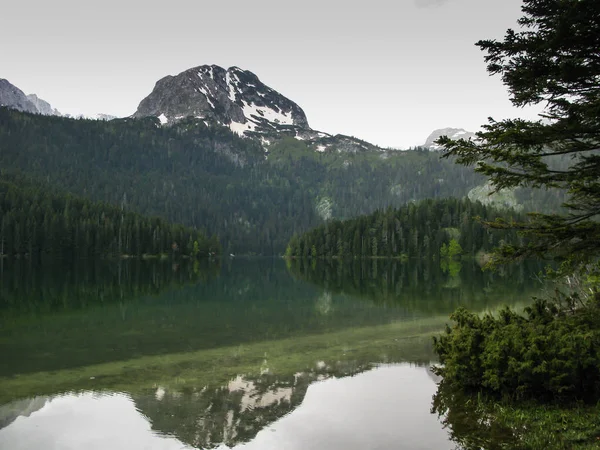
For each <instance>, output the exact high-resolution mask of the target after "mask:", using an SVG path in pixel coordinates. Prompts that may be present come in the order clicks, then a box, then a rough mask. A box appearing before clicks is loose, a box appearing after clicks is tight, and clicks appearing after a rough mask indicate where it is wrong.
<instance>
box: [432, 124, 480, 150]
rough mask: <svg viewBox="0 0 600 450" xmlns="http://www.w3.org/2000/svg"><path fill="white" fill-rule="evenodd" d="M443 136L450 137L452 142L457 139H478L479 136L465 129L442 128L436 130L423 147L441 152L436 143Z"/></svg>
mask: <svg viewBox="0 0 600 450" xmlns="http://www.w3.org/2000/svg"><path fill="white" fill-rule="evenodd" d="M442 136H448V137H449V138H450V139H452V140H456V139H467V140H468V139H476V138H477V136H476V135H475V133H471V132H470V131H466V130H464V129H463V128H440V129H437V130H434V131H433V132H432V133H431V134H430V135H429V137H428V138H427V140H426V141H425V143H424V144H423V145H422V146H423V147H424V148H428V149H429V150H434V151H439V150H442V147H441V146H439V145H437V144H436V143H435V141H436V140H437V139H439V138H440V137H442Z"/></svg>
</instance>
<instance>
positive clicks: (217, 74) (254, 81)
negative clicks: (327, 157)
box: [133, 65, 381, 153]
mask: <svg viewBox="0 0 600 450" xmlns="http://www.w3.org/2000/svg"><path fill="white" fill-rule="evenodd" d="M147 116H153V117H157V118H158V119H159V120H160V122H161V124H163V125H170V124H172V123H174V122H177V121H178V120H181V119H184V118H188V117H195V118H197V119H199V120H203V121H204V122H205V123H207V124H209V123H216V124H219V125H223V126H227V127H229V128H230V129H231V131H233V132H235V133H237V134H239V135H240V136H244V137H248V138H255V139H259V140H260V141H261V142H262V143H263V145H269V144H271V143H273V142H275V141H277V139H280V138H282V137H292V138H295V139H297V140H300V141H304V142H305V143H306V144H307V145H309V146H311V147H313V148H314V149H315V150H316V151H321V152H322V151H337V152H344V153H356V152H362V151H366V150H381V149H379V147H377V146H374V145H372V144H369V143H368V142H364V141H361V140H360V139H356V138H353V137H350V136H343V135H336V136H332V135H330V134H328V133H324V132H322V131H317V130H313V129H312V128H310V126H309V125H308V120H307V119H306V115H305V114H304V111H303V110H302V108H301V107H300V106H298V105H297V104H296V103H294V102H293V101H292V100H290V99H288V98H287V97H285V96H283V95H282V94H280V93H279V92H277V91H276V90H274V89H272V88H270V87H269V86H267V85H265V84H264V83H263V82H261V81H260V80H259V78H258V77H257V76H256V75H254V74H253V73H252V72H249V71H247V70H242V69H240V68H239V67H230V68H229V69H224V68H222V67H219V66H216V65H210V66H209V65H204V66H199V67H194V68H192V69H189V70H186V71H184V72H182V73H180V74H179V75H176V76H166V77H164V78H162V79H161V80H159V81H158V82H157V83H156V86H155V87H154V89H153V91H152V92H151V93H150V95H148V96H147V97H146V98H145V99H143V100H142V101H141V103H140V104H139V106H138V109H137V111H136V112H135V114H134V115H133V117H147Z"/></svg>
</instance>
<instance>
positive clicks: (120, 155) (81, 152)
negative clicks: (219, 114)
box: [0, 108, 482, 254]
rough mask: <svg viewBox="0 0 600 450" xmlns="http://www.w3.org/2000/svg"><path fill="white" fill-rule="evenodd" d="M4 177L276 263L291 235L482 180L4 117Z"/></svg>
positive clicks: (412, 164)
mask: <svg viewBox="0 0 600 450" xmlns="http://www.w3.org/2000/svg"><path fill="white" fill-rule="evenodd" d="M338 150H340V151H338ZM0 167H2V169H3V171H4V173H5V174H6V173H26V174H27V175H28V176H30V177H32V178H34V179H36V180H38V181H39V182H40V183H43V185H44V186H48V187H52V186H56V187H58V188H60V189H63V190H66V191H69V192H70V193H72V194H74V195H78V196H82V197H86V198H89V199H91V200H93V201H102V202H107V203H110V204H112V205H115V206H117V207H118V208H119V210H121V209H122V210H124V211H134V212H138V213H142V214H145V215H157V216H161V217H163V218H165V219H168V220H170V221H172V222H177V223H181V224H184V225H186V226H193V227H196V228H198V229H202V230H206V232H207V234H208V235H212V234H217V235H218V236H219V239H220V240H221V243H222V244H223V245H224V246H225V248H226V250H227V251H228V252H235V253H238V252H240V253H256V254H278V253H282V252H283V251H284V249H285V245H286V244H287V242H288V240H289V238H290V237H291V236H292V234H293V233H298V232H303V231H306V230H308V229H310V228H311V227H314V226H317V225H319V224H321V223H323V222H324V220H325V219H328V218H338V219H344V218H350V217H354V216H357V215H360V214H366V213H370V212H372V211H374V210H375V209H377V208H386V207H388V206H395V207H397V206H400V205H403V204H405V203H406V202H409V201H414V200H419V199H423V198H429V197H449V196H457V197H462V196H464V195H466V193H467V192H468V191H469V189H471V188H472V187H474V186H476V185H478V184H480V183H481V179H482V178H481V177H480V176H479V175H476V174H474V173H473V171H472V170H471V169H470V168H465V167H460V166H457V165H455V164H453V163H452V162H451V161H446V160H440V157H439V154H438V153H435V152H428V151H425V150H415V151H406V152H398V151H388V152H383V151H382V152H378V151H365V152H359V153H347V152H342V151H341V149H334V148H332V149H329V150H328V151H325V152H318V151H315V149H313V148H310V147H309V146H307V145H306V144H305V143H303V142H301V141H297V140H295V139H292V138H283V139H279V140H277V141H276V142H274V143H273V144H272V145H271V146H270V147H268V152H267V153H266V152H265V149H264V148H263V147H262V146H261V144H260V143H259V142H257V141H254V140H251V139H242V138H239V137H238V136H236V135H235V134H233V133H231V132H230V131H229V130H228V129H226V128H224V127H220V126H207V125H206V124H205V123H204V122H203V121H201V120H197V119H185V120H182V121H180V122H178V123H176V124H175V125H173V126H169V127H161V126H160V123H159V121H158V119H154V118H145V119H118V120H113V121H110V122H106V121H92V120H73V119H66V118H59V117H47V116H38V115H31V114H26V113H20V112H17V111H12V110H8V109H5V108H0ZM24 226H25V225H24ZM113 231H114V230H113ZM19 248H20V247H19Z"/></svg>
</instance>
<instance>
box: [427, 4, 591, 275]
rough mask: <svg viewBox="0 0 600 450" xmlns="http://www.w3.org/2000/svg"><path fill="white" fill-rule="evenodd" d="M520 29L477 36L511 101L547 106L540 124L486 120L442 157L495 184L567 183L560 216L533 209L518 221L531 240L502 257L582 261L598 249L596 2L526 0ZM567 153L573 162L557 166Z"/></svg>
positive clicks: (557, 185) (548, 185)
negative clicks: (469, 167)
mask: <svg viewBox="0 0 600 450" xmlns="http://www.w3.org/2000/svg"><path fill="white" fill-rule="evenodd" d="M522 11H523V13H524V15H523V17H522V18H521V19H520V20H519V22H518V23H519V25H520V27H521V29H520V30H518V31H514V30H512V29H509V30H508V31H507V33H506V35H505V37H504V39H503V40H501V41H497V40H482V41H479V42H477V44H476V45H478V46H479V47H480V48H481V49H482V50H483V51H485V52H486V53H487V56H486V57H485V61H486V62H487V69H488V72H489V73H490V74H492V75H500V76H501V77H502V81H503V82H504V84H505V85H506V86H507V88H508V90H509V93H510V99H511V101H512V103H513V104H514V105H515V106H519V107H522V106H527V105H536V104H541V105H543V106H544V107H545V108H544V113H543V114H542V115H541V117H540V119H539V120H537V121H526V120H520V119H516V120H512V119H508V120H502V121H495V120H493V119H491V118H490V119H489V123H488V124H487V125H485V126H484V131H482V132H480V133H478V134H477V136H478V139H476V140H469V141H467V140H464V139H463V140H459V141H451V140H449V139H448V138H447V137H443V138H441V139H440V140H438V143H439V144H442V145H443V146H444V147H445V149H446V155H445V156H447V157H448V156H456V157H457V160H458V162H459V163H461V164H466V165H475V166H476V169H475V170H476V171H477V172H480V173H482V174H484V175H487V176H488V177H489V179H490V181H491V183H492V184H493V186H495V188H496V189H502V188H505V187H516V186H528V187H533V188H543V189H552V188H558V189H564V190H566V191H567V193H568V197H567V202H566V204H565V207H566V208H567V213H566V214H564V215H557V214H554V215H543V214H539V215H534V216H532V217H531V220H530V221H528V222H526V223H518V224H514V223H512V224H506V223H501V222H497V223H494V224H491V225H492V226H495V227H507V226H510V227H516V228H518V229H520V230H522V231H523V232H525V233H526V234H528V235H529V236H530V237H531V238H532V239H531V240H530V241H529V244H528V245H527V246H523V247H514V246H505V247H503V248H502V249H501V250H500V251H499V252H498V257H499V261H506V260H508V259H514V258H519V257H526V256H554V257H558V258H562V259H567V260H569V261H570V262H571V263H572V264H571V265H570V267H571V269H572V268H575V267H581V266H582V265H583V264H586V263H587V262H589V261H590V260H591V259H593V258H595V257H596V256H597V255H598V253H599V252H600V223H599V222H598V220H597V218H598V215H599V214H600V153H599V152H598V150H599V149H600V2H598V1H597V0H524V2H523V6H522ZM565 159H568V161H569V164H568V165H567V166H564V165H563V164H557V162H559V161H560V160H563V161H564V160H565Z"/></svg>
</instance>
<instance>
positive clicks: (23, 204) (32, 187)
mask: <svg viewBox="0 0 600 450" xmlns="http://www.w3.org/2000/svg"><path fill="white" fill-rule="evenodd" d="M219 252H220V246H219V242H218V240H217V238H216V237H213V238H212V239H209V238H207V237H206V236H205V235H204V234H203V233H201V232H200V231H198V230H196V229H193V228H190V227H185V226H183V225H179V224H171V223H169V222H167V221H166V220H164V219H160V218H156V217H145V216H141V215H140V214H137V213H133V212H129V211H124V210H123V209H122V208H120V207H116V206H112V205H108V204H106V203H98V202H92V201H90V200H86V199H82V198H79V197H75V196H73V195H70V194H64V193H60V192H57V191H54V190H51V189H48V188H47V187H42V186H39V185H36V184H35V183H31V182H29V181H27V180H25V179H24V178H23V177H18V176H12V175H7V174H4V173H1V177H0V254H2V255H8V256H12V255H18V256H24V255H28V256H31V257H39V256H43V255H52V256H64V257H97V256H109V255H112V256H122V255H136V256H140V255H145V254H147V255H159V254H167V253H168V254H169V255H175V256H180V255H187V256H207V255H209V254H216V253H219Z"/></svg>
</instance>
